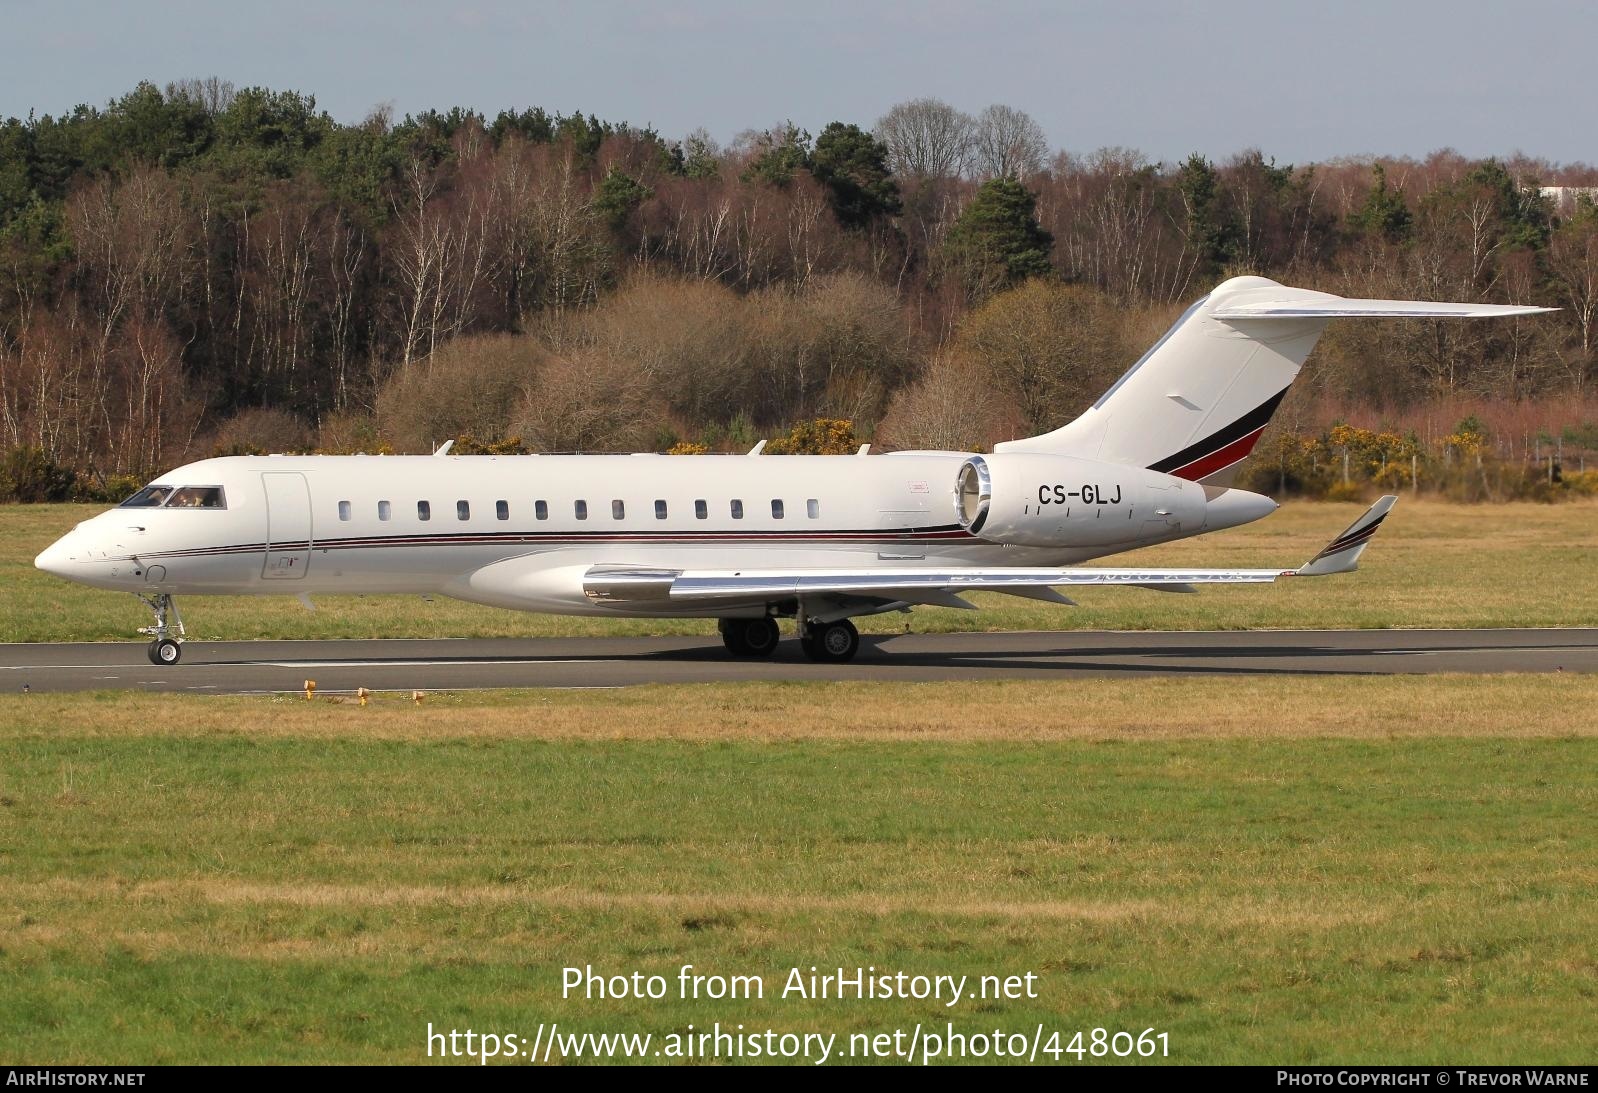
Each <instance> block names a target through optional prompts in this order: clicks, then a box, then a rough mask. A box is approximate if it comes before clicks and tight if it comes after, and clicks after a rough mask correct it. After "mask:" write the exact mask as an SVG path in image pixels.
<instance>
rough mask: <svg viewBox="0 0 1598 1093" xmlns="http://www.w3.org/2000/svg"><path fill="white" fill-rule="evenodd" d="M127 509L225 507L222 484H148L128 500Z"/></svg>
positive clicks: (124, 505) (124, 506)
mask: <svg viewBox="0 0 1598 1093" xmlns="http://www.w3.org/2000/svg"><path fill="white" fill-rule="evenodd" d="M121 507H122V508H125V509H158V508H169V509H225V508H227V498H226V496H224V495H223V493H222V487H221V486H146V487H144V488H143V489H142V490H140V491H139V492H138V493H136V494H134V495H133V496H132V497H130V498H128V499H127V500H126V501H124V502H122V505H121Z"/></svg>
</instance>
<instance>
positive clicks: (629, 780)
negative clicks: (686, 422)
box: [0, 510, 1598, 1063]
mask: <svg viewBox="0 0 1598 1093" xmlns="http://www.w3.org/2000/svg"><path fill="white" fill-rule="evenodd" d="M1537 511H1541V510H1537ZM1331 522H1332V523H1335V522H1336V521H1335V520H1332V521H1331ZM1595 711H1598V679H1594V678H1592V677H1583V676H1575V675H1554V676H1538V677H1530V676H1497V677H1446V676H1440V677H1400V678H1351V679H1337V680H1325V679H1304V678H1292V679H1237V680H1214V679H1182V680H1166V679H1156V680H1149V681H1140V682H1139V683H1138V684H1137V685H1136V686H1135V687H1124V686H1115V685H1112V684H1110V683H1103V682H1086V683H1083V682H1063V683H1022V682H995V683H988V684H969V683H961V684H926V685H879V684H871V685H862V684H787V685H754V686H746V685H728V686H705V687H650V688H636V689H629V690H625V691H604V692H542V691H526V692H498V693H473V694H470V695H453V696H452V695H436V696H431V697H429V698H428V699H427V701H426V702H425V703H424V704H422V705H421V706H419V707H418V706H413V705H412V704H410V703H409V702H408V701H401V700H399V699H398V698H396V697H394V696H379V698H378V700H377V701H376V702H374V704H373V705H372V706H370V707H368V708H365V709H361V708H359V707H357V706H355V705H354V704H352V703H349V702H333V701H325V700H319V701H317V702H311V703H307V702H304V701H301V700H298V699H281V698H280V699H271V698H196V697H182V696H151V695H114V696H113V695H87V696H56V695H32V696H22V695H9V696H0V923H3V924H4V926H3V929H0V1013H3V1014H4V1015H5V1016H4V1017H3V1018H0V1059H4V1060H6V1061H10V1062H17V1061H26V1062H43V1061H52V1062H129V1061H144V1062H176V1061H253V1062H268V1061H271V1062H278V1061H368V1062H385V1061H392V1062H413V1061H422V1060H423V1057H424V1052H425V1045H424V1040H423V1034H424V1031H425V1028H426V1025H427V1023H428V1022H429V1021H431V1022H432V1023H433V1024H434V1025H435V1026H440V1025H442V1026H445V1027H459V1028H465V1027H467V1026H471V1027H473V1028H474V1029H477V1030H479V1031H482V1030H497V1031H500V1032H505V1031H513V1032H518V1033H522V1034H526V1035H529V1036H530V1035H531V1034H532V1032H533V1030H534V1027H535V1026H536V1024H537V1023H538V1022H540V1021H559V1022H560V1023H561V1025H562V1028H563V1029H565V1030H569V1031H579V1030H584V1029H587V1030H595V1031H640V1032H642V1031H650V1032H654V1033H657V1034H660V1033H665V1032H667V1031H671V1030H683V1029H685V1028H686V1027H687V1026H688V1025H689V1024H690V1023H692V1024H693V1025H694V1026H695V1027H696V1028H701V1029H702V1028H704V1027H706V1026H709V1025H710V1024H712V1023H713V1022H714V1021H717V1020H720V1021H722V1022H723V1023H737V1022H742V1023H744V1024H745V1025H746V1026H748V1027H749V1028H760V1029H763V1028H765V1027H767V1026H770V1027H773V1028H776V1029H780V1030H785V1031H797V1032H804V1031H829V1032H837V1033H840V1034H843V1035H844V1037H847V1034H849V1033H851V1032H866V1031H869V1032H879V1031H887V1030H892V1029H894V1028H899V1027H903V1028H909V1027H911V1026H913V1025H914V1024H915V1023H916V1022H926V1023H928V1025H929V1027H930V1026H931V1025H934V1024H936V1025H937V1027H939V1028H941V1027H942V1023H943V1022H945V1021H951V1020H952V1021H954V1022H955V1023H956V1024H957V1026H960V1027H963V1028H966V1029H967V1030H968V1031H970V1030H976V1029H984V1028H985V1029H992V1028H995V1027H997V1028H1002V1029H1005V1030H1021V1029H1024V1030H1027V1031H1028V1032H1030V1031H1031V1030H1032V1029H1033V1028H1034V1027H1035V1026H1037V1025H1039V1024H1042V1025H1043V1026H1044V1027H1045V1028H1046V1029H1058V1030H1061V1031H1062V1032H1064V1033H1065V1034H1066V1035H1065V1036H1064V1037H1062V1041H1061V1042H1062V1044H1063V1043H1065V1042H1066V1041H1067V1039H1068V1037H1069V1034H1070V1032H1071V1031H1072V1030H1075V1029H1077V1028H1085V1029H1092V1028H1094V1027H1106V1028H1109V1029H1111V1030H1114V1029H1127V1030H1131V1031H1133V1032H1134V1033H1135V1032H1141V1031H1142V1030H1143V1029H1146V1028H1154V1029H1157V1030H1159V1031H1165V1032H1168V1033H1169V1034H1170V1047H1171V1058H1172V1060H1173V1061H1179V1062H1247V1061H1271V1062H1316V1061H1341V1062H1352V1061H1380V1062H1399V1061H1413V1062H1447V1063H1461V1062H1465V1061H1474V1062H1493V1061H1514V1062H1531V1061H1539V1062H1559V1061H1564V1062H1572V1063H1577V1062H1590V1061H1591V1056H1592V1048H1593V1037H1592V1027H1591V1015H1592V1012H1593V1010H1594V1006H1595V1001H1598V957H1595V955H1594V949H1593V939H1594V937H1598V903H1595V901H1594V899H1593V894H1594V891H1595V888H1598V828H1595V827H1594V825H1593V823H1592V816H1593V815H1594V813H1595V809H1598V713H1595ZM683 963H692V964H694V965H695V966H696V967H697V969H698V970H700V971H702V972H719V973H723V974H733V973H738V974H759V975H762V976H763V977H764V979H765V981H766V984H767V987H768V995H767V998H766V999H765V1000H764V1001H758V1002H738V1003H731V1002H705V1001H700V1002H683V1001H676V1000H670V999H668V1000H667V1001H664V1002H634V1001H608V1002H586V1001H582V1000H577V999H570V1000H562V999H561V997H560V991H559V983H560V969H561V968H562V967H564V966H567V965H583V964H592V965H594V966H595V967H596V968H597V969H601V970H603V971H605V972H606V973H614V974H626V973H630V972H633V971H641V972H644V973H660V974H662V975H664V976H666V977H667V978H668V980H669V981H670V982H671V983H673V984H675V982H676V979H675V976H676V970H677V968H678V967H679V965H681V964H683ZM811 965H817V966H819V967H821V968H823V969H826V968H831V967H837V966H839V965H843V966H846V967H854V966H855V965H861V966H865V965H874V966H875V967H877V968H878V969H879V970H884V969H892V970H898V969H903V970H906V971H909V972H929V973H931V972H936V973H951V972H952V973H955V974H961V973H964V974H970V975H972V976H976V975H981V974H1024V973H1026V972H1029V971H1030V972H1035V973H1037V974H1038V975H1039V977H1040V979H1039V991H1038V993H1039V997H1038V998H1037V999H1036V1000H1020V1001H1011V1002H1001V1003H993V1002H978V1003H963V1004H962V1006H961V1007H960V1008H957V1009H955V1010H949V1009H946V1008H943V1007H941V1006H939V1005H938V1004H936V1003H931V1002H891V1003H883V1002H853V1001H845V1002H835V1001H834V1002H805V1001H798V1000H793V999H789V1000H781V999H778V998H776V997H774V996H775V993H776V989H777V987H778V985H779V984H780V983H781V981H782V977H783V973H784V972H785V971H786V970H787V969H788V968H790V967H794V966H797V967H801V968H806V969H808V968H809V967H810V966H811ZM1071 1059H1072V1057H1071V1056H1069V1055H1068V1056H1066V1060H1067V1061H1070V1060H1071Z"/></svg>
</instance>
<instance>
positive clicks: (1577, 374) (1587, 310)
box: [1548, 213, 1598, 396]
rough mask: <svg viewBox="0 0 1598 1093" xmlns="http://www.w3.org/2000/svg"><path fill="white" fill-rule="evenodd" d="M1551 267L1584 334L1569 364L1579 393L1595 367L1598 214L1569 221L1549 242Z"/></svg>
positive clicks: (1597, 292) (1572, 315)
mask: <svg viewBox="0 0 1598 1093" xmlns="http://www.w3.org/2000/svg"><path fill="white" fill-rule="evenodd" d="M1548 268H1549V270H1550V271H1551V272H1552V273H1553V280H1554V283H1555V284H1556V285H1558V287H1559V291H1560V294H1561V295H1562V296H1563V297H1564V301H1565V302H1566V303H1568V304H1569V306H1570V317H1571V318H1572V319H1574V320H1575V323H1576V327H1577V329H1578V330H1579V331H1580V334H1581V350H1580V354H1579V355H1578V356H1576V357H1575V358H1574V359H1573V360H1567V361H1566V364H1565V367H1566V370H1567V371H1568V372H1569V375H1570V378H1571V381H1572V383H1573V385H1574V386H1575V389H1576V394H1577V395H1578V396H1579V395H1580V394H1581V393H1582V392H1583V390H1584V388H1585V385H1586V379H1587V371H1588V369H1589V368H1591V367H1592V359H1593V351H1594V348H1595V347H1594V345H1593V336H1594V325H1595V321H1598V215H1594V214H1591V213H1589V214H1588V215H1585V216H1578V217H1576V218H1575V219H1573V220H1570V221H1568V222H1567V223H1565V224H1564V225H1562V226H1561V227H1560V229H1559V230H1558V231H1556V232H1554V234H1553V237H1552V238H1551V239H1550V240H1549V241H1548Z"/></svg>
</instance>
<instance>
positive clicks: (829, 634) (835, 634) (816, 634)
mask: <svg viewBox="0 0 1598 1093" xmlns="http://www.w3.org/2000/svg"><path fill="white" fill-rule="evenodd" d="M799 647H800V648H801V649H803V650H804V652H805V656H807V657H809V658H810V659H811V660H813V661H816V662H817V663H820V664H844V663H847V662H848V661H851V660H853V659H854V655H855V653H857V652H859V650H860V631H858V630H856V629H855V625H854V623H852V622H850V621H849V620H848V619H839V620H838V621H837V622H824V623H811V624H808V625H806V626H805V628H804V631H803V632H802V633H801V634H800V635H799Z"/></svg>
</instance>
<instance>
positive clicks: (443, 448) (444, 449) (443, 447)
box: [433, 440, 455, 455]
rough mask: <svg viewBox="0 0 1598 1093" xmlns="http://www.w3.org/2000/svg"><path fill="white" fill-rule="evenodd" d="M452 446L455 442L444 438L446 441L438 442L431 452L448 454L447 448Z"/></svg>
mask: <svg viewBox="0 0 1598 1093" xmlns="http://www.w3.org/2000/svg"><path fill="white" fill-rule="evenodd" d="M454 446H455V442H454V441H453V440H446V441H444V443H442V444H440V445H439V446H438V447H437V448H436V449H434V451H433V454H434V455H448V454H449V450H450V449H451V448H453V447H454Z"/></svg>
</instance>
